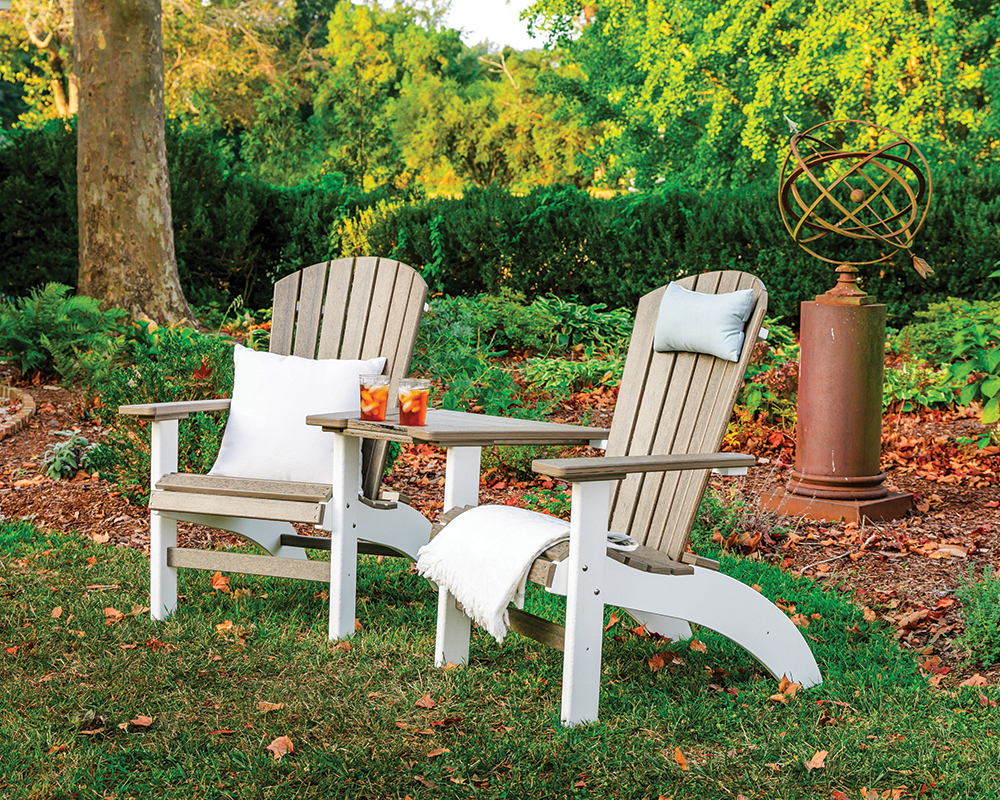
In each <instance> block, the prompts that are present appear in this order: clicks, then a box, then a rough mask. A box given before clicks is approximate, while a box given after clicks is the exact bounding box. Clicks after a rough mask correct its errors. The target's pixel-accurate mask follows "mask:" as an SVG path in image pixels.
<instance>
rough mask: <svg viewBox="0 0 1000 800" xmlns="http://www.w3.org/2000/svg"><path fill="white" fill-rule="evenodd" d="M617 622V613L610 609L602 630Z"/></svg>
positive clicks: (611, 626)
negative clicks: (606, 622)
mask: <svg viewBox="0 0 1000 800" xmlns="http://www.w3.org/2000/svg"><path fill="white" fill-rule="evenodd" d="M617 624H618V615H617V614H616V613H615V612H614V611H612V612H611V617H610V619H609V620H608V624H607V625H605V626H604V630H609V629H610V628H613V627H614V626H615V625H617Z"/></svg>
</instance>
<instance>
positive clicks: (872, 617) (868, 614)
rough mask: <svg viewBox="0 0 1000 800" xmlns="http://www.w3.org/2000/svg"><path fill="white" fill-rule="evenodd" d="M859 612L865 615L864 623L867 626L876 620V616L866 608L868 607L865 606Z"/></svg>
mask: <svg viewBox="0 0 1000 800" xmlns="http://www.w3.org/2000/svg"><path fill="white" fill-rule="evenodd" d="M861 611H862V613H863V614H864V615H865V622H867V623H869V624H871V623H872V622H874V621H875V620H877V619H878V614H876V613H875V612H874V611H872V610H871V609H870V608H868V606H865V607H864V608H863V609H861Z"/></svg>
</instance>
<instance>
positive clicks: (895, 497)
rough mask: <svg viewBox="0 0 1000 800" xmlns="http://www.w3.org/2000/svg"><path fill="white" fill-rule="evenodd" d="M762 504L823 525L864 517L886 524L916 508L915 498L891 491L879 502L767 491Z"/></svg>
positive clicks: (762, 496) (857, 519) (858, 519)
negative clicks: (818, 521) (803, 516)
mask: <svg viewBox="0 0 1000 800" xmlns="http://www.w3.org/2000/svg"><path fill="white" fill-rule="evenodd" d="M760 502H761V506H762V507H763V508H766V509H768V510H769V511H776V512H777V513H779V514H788V515H791V516H795V515H799V514H802V515H805V516H808V517H812V518H813V519H815V520H821V521H824V522H840V521H843V522H861V519H862V518H863V517H867V518H868V520H869V521H871V522H885V521H887V520H891V519H899V518H900V517H902V516H904V515H905V514H906V512H907V511H909V510H910V509H911V508H913V495H912V494H909V493H905V492H889V494H887V495H886V496H885V497H880V498H878V499H877V500H826V499H823V498H821V497H803V496H801V495H797V494H792V493H791V492H789V491H788V490H787V489H766V490H764V491H763V492H761V496H760Z"/></svg>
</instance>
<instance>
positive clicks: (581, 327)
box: [531, 296, 634, 352]
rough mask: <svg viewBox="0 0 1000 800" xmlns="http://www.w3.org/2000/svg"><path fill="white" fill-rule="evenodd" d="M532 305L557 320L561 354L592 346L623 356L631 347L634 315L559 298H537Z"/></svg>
mask: <svg viewBox="0 0 1000 800" xmlns="http://www.w3.org/2000/svg"><path fill="white" fill-rule="evenodd" d="M531 305H532V307H533V308H537V309H538V310H540V311H542V312H544V313H545V314H547V315H548V316H549V317H551V318H552V319H553V320H555V334H556V344H557V345H558V346H559V348H560V349H562V350H568V349H569V348H571V347H573V346H574V345H593V346H597V347H600V348H602V349H603V350H609V351H615V352H623V351H624V350H625V349H626V348H627V347H628V340H629V338H630V337H631V336H632V323H633V321H634V320H633V318H632V312H631V311H628V310H626V309H624V308H619V309H616V310H615V311H607V310H606V309H607V306H606V305H605V304H604V303H595V304H593V305H590V306H588V305H583V304H581V303H575V302H573V301H569V300H563V299H561V298H559V297H556V296H549V297H539V298H536V299H535V301H534V302H533V303H532V304H531Z"/></svg>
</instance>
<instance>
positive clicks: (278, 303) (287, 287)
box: [268, 272, 301, 356]
mask: <svg viewBox="0 0 1000 800" xmlns="http://www.w3.org/2000/svg"><path fill="white" fill-rule="evenodd" d="M300 277H301V273H298V272H293V273H292V274H291V275H286V276H285V277H284V278H282V279H281V280H279V281H278V282H277V283H275V284H274V304H273V306H272V310H271V340H270V345H269V348H268V349H269V350H270V352H272V353H277V354H278V355H279V356H287V355H291V352H292V338H293V336H294V335H295V305H296V303H298V301H299V279H300Z"/></svg>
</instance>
